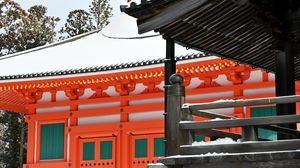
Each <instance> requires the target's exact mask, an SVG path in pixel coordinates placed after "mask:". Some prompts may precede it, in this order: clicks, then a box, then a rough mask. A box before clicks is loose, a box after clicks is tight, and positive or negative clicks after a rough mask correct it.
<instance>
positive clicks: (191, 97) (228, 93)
mask: <svg viewBox="0 0 300 168" xmlns="http://www.w3.org/2000/svg"><path fill="white" fill-rule="evenodd" d="M233 95H234V94H233V92H232V91H226V92H215V93H203V94H201V93H200V94H194V95H187V96H186V100H201V99H210V98H224V97H231V96H233Z"/></svg>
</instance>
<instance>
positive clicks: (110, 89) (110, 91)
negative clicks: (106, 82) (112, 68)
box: [104, 86, 120, 96]
mask: <svg viewBox="0 0 300 168" xmlns="http://www.w3.org/2000/svg"><path fill="white" fill-rule="evenodd" d="M104 92H105V93H106V94H108V95H109V96H120V94H119V93H118V92H117V91H116V88H115V87H114V86H109V87H108V88H107V89H106V90H104Z"/></svg>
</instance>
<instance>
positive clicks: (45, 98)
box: [37, 92, 51, 103]
mask: <svg viewBox="0 0 300 168" xmlns="http://www.w3.org/2000/svg"><path fill="white" fill-rule="evenodd" d="M45 102H51V92H43V95H42V98H41V99H40V100H38V101H37V103H45Z"/></svg>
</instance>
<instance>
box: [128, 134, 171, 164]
mask: <svg viewBox="0 0 300 168" xmlns="http://www.w3.org/2000/svg"><path fill="white" fill-rule="evenodd" d="M163 137H164V135H163V134H149V135H139V136H132V140H131V151H132V152H131V153H132V156H131V163H132V164H131V165H132V168H138V167H146V166H147V164H149V163H156V162H157V159H158V158H159V157H163V156H164V153H165V144H164V138H163Z"/></svg>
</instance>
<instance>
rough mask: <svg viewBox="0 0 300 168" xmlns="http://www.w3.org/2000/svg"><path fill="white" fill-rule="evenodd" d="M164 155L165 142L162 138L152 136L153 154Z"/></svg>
mask: <svg viewBox="0 0 300 168" xmlns="http://www.w3.org/2000/svg"><path fill="white" fill-rule="evenodd" d="M164 155H165V143H164V138H154V156H156V157H158V156H164Z"/></svg>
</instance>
